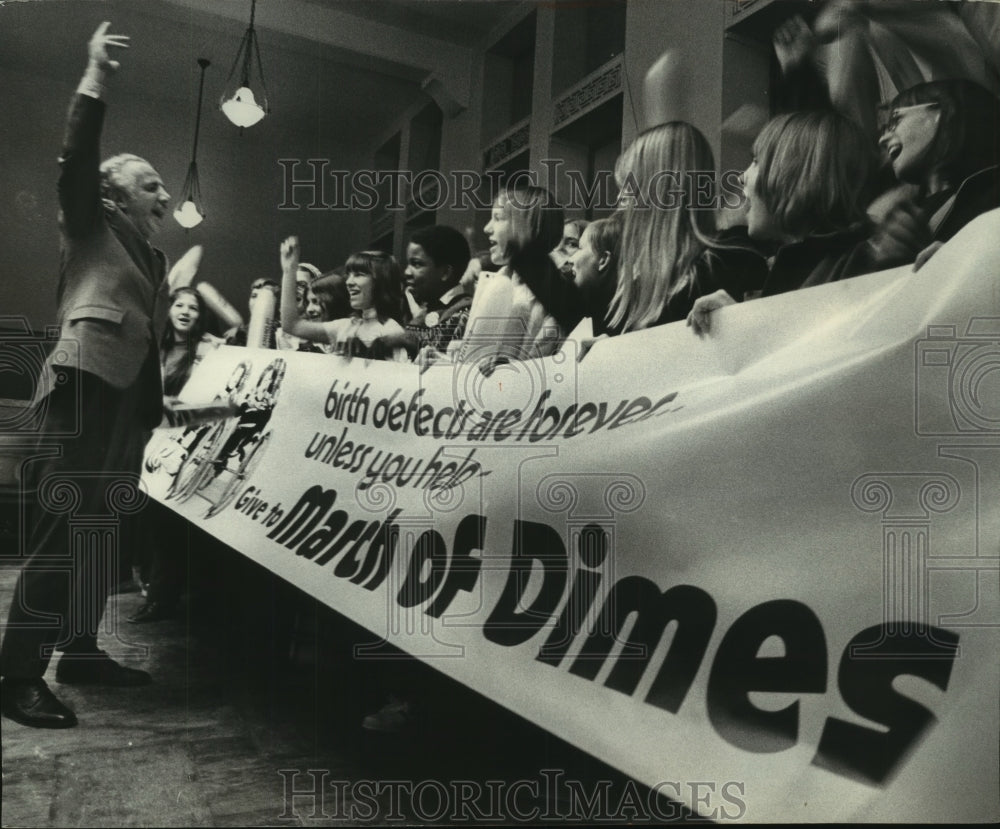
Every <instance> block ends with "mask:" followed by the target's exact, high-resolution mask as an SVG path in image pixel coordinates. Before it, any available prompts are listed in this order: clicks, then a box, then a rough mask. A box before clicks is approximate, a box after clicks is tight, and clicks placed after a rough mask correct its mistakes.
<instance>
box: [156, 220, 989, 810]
mask: <svg viewBox="0 0 1000 829" xmlns="http://www.w3.org/2000/svg"><path fill="white" fill-rule="evenodd" d="M998 239H1000V213H997V212H994V213H992V214H988V215H986V216H984V217H981V218H980V219H978V220H977V221H975V222H974V223H973V224H972V225H970V226H969V227H968V228H967V229H966V230H965V231H964V232H963V233H961V234H960V235H959V236H958V237H956V238H955V239H954V240H953V241H952V242H951V243H949V244H948V245H946V246H945V247H944V248H943V249H941V250H940V251H939V252H938V253H937V255H936V256H935V257H934V258H933V259H932V260H931V261H930V262H929V263H928V264H927V265H926V266H925V267H924V268H923V269H922V270H921V271H919V272H918V273H912V272H911V271H910V269H909V268H901V269H898V270H893V271H887V272H884V273H878V274H872V275H868V276H864V277H859V278H856V279H851V280H848V281H845V282H841V283H836V284H831V285H826V286H822V287H817V288H812V289H809V290H804V291H798V292H795V293H791V294H785V295H782V296H778V297H774V298H770V299H765V300H757V301H753V302H748V303H745V304H743V305H740V306H734V307H731V308H726V309H724V310H722V311H721V312H717V313H716V314H715V320H714V329H713V333H712V334H711V335H710V336H708V337H706V338H704V339H699V338H697V337H696V336H694V335H693V334H692V332H691V331H690V329H688V328H686V327H685V326H684V325H683V324H675V325H669V326H665V327H660V328H656V329H653V330H649V331H646V332H642V333H637V334H633V335H629V336H625V337H619V338H615V339H611V340H608V341H607V342H602V343H599V344H598V345H597V346H596V347H595V348H594V349H593V350H592V351H591V353H590V354H588V355H587V357H586V359H584V360H583V361H582V362H579V363H578V362H577V360H576V354H575V345H574V344H573V343H572V342H571V343H569V344H568V345H567V347H566V349H565V350H564V352H563V353H561V354H560V355H557V356H556V357H554V358H551V359H548V360H544V361H529V362H525V363H514V364H511V365H509V366H501V367H500V368H498V369H497V370H496V371H495V372H494V373H493V374H491V375H490V376H489V377H484V376H483V375H482V374H481V373H480V372H479V371H478V370H477V369H476V368H475V367H474V366H463V367H458V368H453V367H446V366H440V367H434V368H432V369H430V370H429V371H427V372H426V373H424V374H420V373H419V371H418V369H417V367H415V366H411V365H399V364H391V363H379V362H369V363H366V362H364V361H361V360H354V361H348V360H346V359H343V358H339V357H333V356H326V355H313V354H300V353H290V352H276V351H261V350H253V349H237V348H227V347H223V348H220V349H218V350H217V351H215V352H214V353H212V354H210V355H209V356H208V357H207V358H206V359H205V360H204V362H203V363H202V364H201V365H200V366H199V367H198V368H197V370H196V372H195V374H194V376H193V377H192V379H191V381H190V383H189V384H188V386H187V388H186V389H185V391H184V395H183V399H184V400H185V401H186V402H187V403H189V404H192V405H193V406H194V407H195V408H197V407H198V406H200V405H202V404H207V403H209V402H211V401H215V403H216V404H217V405H219V404H221V405H227V404H232V405H233V406H234V407H235V413H234V414H233V415H232V416H230V417H227V418H223V419H220V420H214V421H212V420H210V421H207V422H204V423H200V424H195V425H192V426H189V427H188V428H186V429H185V428H175V429H161V430H159V431H158V432H157V433H156V434H155V435H154V438H153V440H152V441H151V443H150V445H149V447H148V449H147V456H146V473H145V482H146V485H147V486H148V488H149V490H150V492H151V493H152V494H153V495H154V496H155V497H157V498H159V499H160V500H162V501H164V502H165V503H166V504H167V505H169V506H170V507H172V508H173V509H175V510H176V511H178V512H179V513H181V514H182V515H184V516H186V517H188V518H189V519H190V520H192V521H196V522H197V523H198V524H199V526H201V527H203V528H205V529H206V530H208V531H209V532H211V533H212V534H214V535H215V536H217V537H218V538H219V539H221V540H222V541H224V542H226V543H227V544H229V545H231V546H232V547H234V548H235V549H237V550H239V551H241V552H242V553H243V554H245V555H246V556H248V557H249V558H251V559H253V560H254V561H256V562H258V563H260V564H262V565H263V566H265V567H267V568H268V569H270V570H271V571H273V572H274V573H276V574H277V575H279V576H281V577H282V578H284V579H287V580H288V581H289V582H291V583H293V584H295V585H296V586H298V587H300V588H301V589H303V590H305V591H307V592H308V593H310V594H312V595H313V596H315V597H316V598H318V599H320V600H322V601H323V602H325V603H326V604H328V605H329V606H330V607H332V608H335V609H336V610H337V611H339V612H341V613H343V614H345V615H347V616H349V617H350V618H352V619H354V620H355V621H357V622H359V623H361V624H362V625H364V626H365V627H367V628H368V629H369V630H371V631H372V632H373V633H374V634H377V636H373V641H377V640H378V638H379V637H384V638H386V639H388V640H389V641H391V642H392V643H394V644H396V645H398V646H399V647H401V648H403V649H405V650H407V651H408V652H410V653H411V654H413V655H415V656H417V657H419V658H420V659H422V660H425V661H426V662H428V663H429V664H431V665H433V666H434V667H436V668H438V669H439V670H441V671H443V672H444V673H446V674H448V675H449V676H451V677H454V678H455V679H457V680H459V681H461V682H463V683H465V684H467V685H469V686H471V687H473V688H475V689H476V690H478V691H480V692H482V693H484V694H486V695H488V696H489V697H491V698H493V699H495V700H496V701H498V702H499V703H502V704H503V705H505V706H508V707H509V708H511V709H513V710H514V711H516V712H518V713H519V714H521V715H523V716H525V717H527V718H529V719H530V720H532V721H534V722H535V723H537V724H539V725H540V726H542V727H544V728H546V729H548V730H550V731H551V732H553V733H555V734H557V735H559V736H560V737H562V738H564V739H566V740H569V741H570V742H572V743H574V744H575V745H577V746H579V747H580V748H581V749H584V750H586V751H588V752H591V753H593V754H594V755H596V756H598V757H600V758H602V759H603V760H605V761H607V762H609V763H611V764H613V765H614V766H616V767H617V768H619V769H621V770H623V771H625V772H626V773H628V774H629V775H631V776H633V777H634V778H636V779H638V780H640V781H642V782H644V783H646V784H647V785H649V786H651V787H653V789H654V791H657V792H659V793H662V794H664V795H667V796H668V797H670V798H673V799H675V800H679V801H683V802H685V803H686V804H687V805H688V806H690V807H691V808H692V809H695V810H696V811H698V812H700V813H701V814H703V815H704V816H706V817H709V818H714V819H717V820H727V819H734V820H744V821H842V820H865V821H919V820H932V821H987V820H990V821H995V820H997V819H998V818H1000V803H998V799H1000V795H998V791H1000V772H998V742H1000V658H998V656H1000V631H998V624H1000V242H998V241H997V240H998ZM620 805H621V804H617V805H616V804H610V806H609V808H610V809H611V810H612V811H613V812H614V810H615V808H617V806H620ZM615 813H616V814H617V813H619V812H615ZM599 817H600V815H599V814H598V815H595V818H599Z"/></svg>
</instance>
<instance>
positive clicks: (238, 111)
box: [219, 0, 269, 133]
mask: <svg viewBox="0 0 1000 829" xmlns="http://www.w3.org/2000/svg"><path fill="white" fill-rule="evenodd" d="M256 11H257V0H251V5H250V25H249V26H248V27H247V30H246V32H244V33H243V40H241V41H240V48H239V50H238V51H237V52H236V60H234V61H233V68H232V69H231V70H230V71H229V79H228V80H227V81H226V88H225V90H224V91H223V93H222V98H221V100H220V102H219V106H220V108H221V109H222V111H223V113H224V114H225V116H226V117H227V118H228V119H229V120H230V121H232V122H233V123H234V124H235V125H236V126H237V127H239V128H240V132H241V133H242V131H243V129H244V127H252V126H253V125H254V124H256V123H257V122H258V121H260V120H261V118H263V117H264V116H265V115H267V113H268V111H269V110H268V105H267V87H266V86H265V85H264V67H263V65H262V64H261V62H260V45H259V44H258V41H257V31H256V30H255V29H254V27H253V22H254V15H255V14H256ZM255 59H256V76H257V80H256V82H255V83H256V85H257V87H258V93H256V94H255V93H254V91H253V89H252V88H251V86H250V84H251V73H252V69H253V68H254V67H252V64H253V63H254V62H255ZM258 98H259V99H260V100H259V101H258Z"/></svg>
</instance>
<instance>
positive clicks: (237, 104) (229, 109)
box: [222, 86, 266, 127]
mask: <svg viewBox="0 0 1000 829" xmlns="http://www.w3.org/2000/svg"><path fill="white" fill-rule="evenodd" d="M222 111H223V113H225V116H226V117H227V118H228V119H229V120H230V121H232V122H233V123H234V124H235V125H236V126H237V127H252V126H253V125H254V124H256V123H257V122H258V121H259V120H260V119H261V118H263V117H264V115H265V114H266V113H265V112H264V108H263V107H262V106H261V105H260V104H258V103H257V99H256V98H255V97H254V94H253V90H252V89H250V87H248V86H241V87H240V88H239V89H237V90H236V92H235V94H234V95H233V97H232V98H227V99H226V100H224V101H223V102H222Z"/></svg>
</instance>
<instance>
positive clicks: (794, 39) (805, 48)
mask: <svg viewBox="0 0 1000 829" xmlns="http://www.w3.org/2000/svg"><path fill="white" fill-rule="evenodd" d="M772 39H773V41H774V52H775V54H776V55H777V57H778V63H779V64H780V65H781V70H782V72H787V71H788V70H789V69H791V68H792V67H795V66H798V65H799V64H801V63H802V62H803V61H805V60H806V59H807V58H808V57H809V55H810V53H811V52H812V51H813V49H815V48H816V36H815V35H814V34H813V30H812V29H810V28H809V24H808V23H806V21H805V20H804V19H803V18H802V16H801V15H798V14H796V15H792V16H791V17H790V18H788V20H786V21H785V22H784V23H782V24H781V25H780V26H779V27H778V28H777V29H775V31H774V37H773V38H772Z"/></svg>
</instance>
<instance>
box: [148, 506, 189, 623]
mask: <svg viewBox="0 0 1000 829" xmlns="http://www.w3.org/2000/svg"><path fill="white" fill-rule="evenodd" d="M190 526H191V525H190V524H189V523H188V522H187V520H185V519H184V518H182V517H181V516H179V515H178V514H177V513H175V512H174V511H173V510H171V509H170V508H169V507H165V506H164V505H163V504H160V503H158V502H157V501H150V502H149V503H148V504H147V505H146V508H145V509H144V510H143V517H142V538H143V543H142V548H143V554H144V560H143V567H142V578H143V581H145V582H146V583H147V585H148V587H147V593H146V601H147V602H149V603H152V602H158V603H160V604H163V605H166V606H168V607H171V606H173V605H175V604H177V602H178V601H179V600H180V598H181V594H182V593H183V592H184V584H185V580H186V579H187V575H188V572H189V566H188V556H189V554H190Z"/></svg>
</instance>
